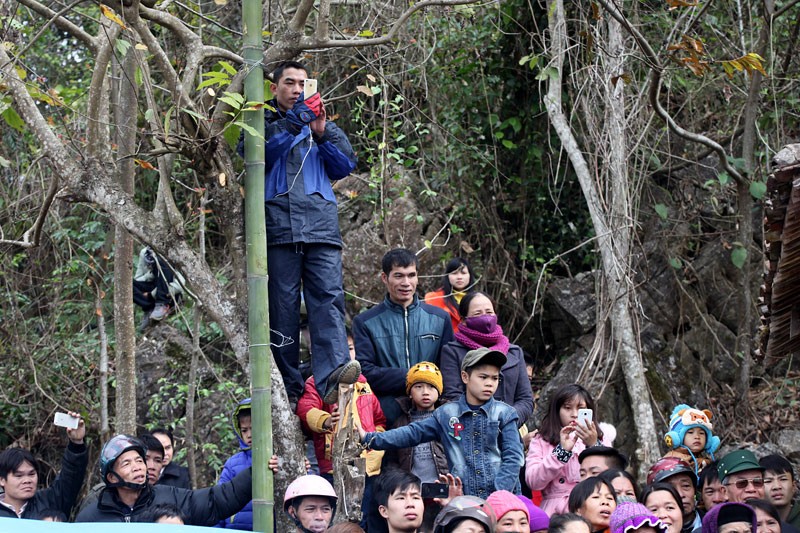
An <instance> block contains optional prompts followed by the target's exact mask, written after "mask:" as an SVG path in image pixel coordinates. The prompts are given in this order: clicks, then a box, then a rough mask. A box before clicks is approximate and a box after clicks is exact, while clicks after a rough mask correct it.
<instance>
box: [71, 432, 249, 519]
mask: <svg viewBox="0 0 800 533" xmlns="http://www.w3.org/2000/svg"><path fill="white" fill-rule="evenodd" d="M145 453H146V452H145V448H144V445H143V444H142V443H141V441H139V439H137V438H136V437H131V436H129V435H116V436H114V437H112V438H111V439H110V440H109V441H108V442H106V444H105V446H103V450H102V451H101V452H100V477H101V478H102V480H103V482H104V483H105V484H106V488H105V489H103V491H102V492H101V493H100V496H99V497H98V499H97V501H96V502H95V503H93V504H91V505H88V506H86V507H84V509H83V510H81V512H80V513H78V517H77V518H76V519H75V521H76V522H135V521H137V519H139V518H140V517H141V516H142V515H144V514H145V513H148V512H149V511H150V510H152V509H153V508H154V507H155V506H157V505H162V504H168V505H173V506H174V507H175V508H177V509H178V510H179V511H180V512H181V513H183V514H184V515H185V516H186V523H187V524H188V525H193V526H213V525H214V524H216V523H217V522H219V521H220V520H222V519H223V518H225V517H226V516H231V515H232V514H233V513H235V512H237V511H238V510H239V509H241V508H242V507H244V506H245V504H247V502H249V501H250V500H251V499H252V494H253V493H252V485H253V477H252V473H251V469H250V468H246V469H244V470H243V471H242V472H240V473H239V475H238V476H236V477H235V478H234V479H233V480H232V481H230V482H229V483H223V484H222V485H215V486H213V487H209V488H205V489H198V490H186V489H180V488H177V487H172V486H170V485H158V484H157V485H153V486H150V485H149V484H148V483H147V465H146V457H145Z"/></svg>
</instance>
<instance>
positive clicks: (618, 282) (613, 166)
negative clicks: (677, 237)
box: [545, 0, 658, 478]
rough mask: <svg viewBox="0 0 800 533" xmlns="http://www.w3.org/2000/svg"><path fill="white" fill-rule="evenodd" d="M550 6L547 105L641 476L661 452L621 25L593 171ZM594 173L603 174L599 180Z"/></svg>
mask: <svg viewBox="0 0 800 533" xmlns="http://www.w3.org/2000/svg"><path fill="white" fill-rule="evenodd" d="M548 13H549V28H550V49H549V55H550V58H551V63H550V65H551V66H552V67H554V69H555V74H554V75H553V76H551V77H550V80H549V83H548V91H547V95H546V96H545V105H546V107H547V114H548V116H549V118H550V122H551V124H552V126H553V128H554V129H555V130H556V133H557V134H558V137H559V139H560V140H561V145H562V147H563V148H564V150H566V152H567V155H568V156H569V159H570V162H571V163H572V166H573V168H574V170H575V173H576V174H577V176H578V181H579V182H580V186H581V190H582V191H583V195H584V198H585V200H586V204H587V207H588V209H589V214H590V216H591V219H592V225H593V227H594V231H595V234H596V235H597V247H598V251H599V253H600V258H601V262H602V266H603V281H604V283H605V286H606V290H607V295H608V296H607V302H606V304H605V305H600V304H598V306H597V316H598V321H605V320H607V319H609V320H610V322H611V339H610V340H611V344H612V346H613V350H614V351H615V352H616V353H617V354H618V355H619V357H620V358H621V360H622V370H623V374H624V376H625V384H626V386H627V389H628V394H629V395H630V397H631V400H632V401H631V403H632V405H633V417H634V424H635V426H636V428H637V458H638V459H639V477H640V478H643V477H644V474H645V473H646V467H647V466H649V465H650V464H652V462H654V461H655V460H656V459H657V457H658V448H657V446H655V443H656V442H657V439H656V430H655V421H654V418H653V411H652V406H651V402H650V393H649V390H648V387H647V381H646V379H645V373H644V365H643V363H642V360H641V355H640V354H639V351H638V349H637V345H638V343H637V341H636V338H637V328H636V326H635V323H634V317H633V315H632V313H631V307H632V304H633V303H634V301H635V300H634V296H635V292H634V286H633V280H632V275H633V273H632V271H631V266H630V261H631V259H630V248H631V238H632V234H633V220H634V218H633V212H632V201H631V197H630V195H631V191H632V187H631V184H630V179H629V174H628V168H627V163H626V157H627V153H628V150H629V147H628V144H627V142H626V133H625V126H626V124H627V119H626V111H625V101H624V92H623V91H624V86H623V82H622V80H621V79H618V80H616V83H615V82H614V81H613V79H614V77H615V76H619V75H620V74H621V73H622V71H623V65H622V61H623V59H624V45H623V41H622V36H621V31H620V25H619V24H618V23H617V22H616V21H614V20H609V23H608V26H607V31H608V35H607V43H606V46H601V47H599V48H600V49H606V50H608V53H607V55H606V57H605V59H606V65H607V67H606V69H605V70H606V71H605V72H601V75H600V79H601V80H602V83H603V84H604V87H605V93H604V95H603V100H604V101H603V102H602V104H603V106H602V107H603V109H604V110H605V112H606V117H605V119H604V120H602V121H595V123H597V124H598V128H600V129H602V130H603V131H602V132H601V133H602V135H600V134H598V135H595V136H594V138H595V139H598V138H602V139H606V140H607V141H608V143H609V147H610V149H609V153H608V159H609V160H608V161H607V162H603V164H607V167H608V168H607V171H602V169H595V172H592V171H591V170H590V168H589V165H588V164H587V162H586V159H585V158H584V156H583V152H582V151H581V148H580V147H579V145H578V143H577V140H576V138H575V135H574V134H573V132H572V129H571V127H570V125H569V121H568V120H567V117H566V116H565V114H564V111H563V108H562V101H561V91H562V68H563V64H564V57H565V55H566V54H567V47H566V39H567V30H566V20H565V15H564V4H563V0H553V1H552V2H551V4H550V6H549V9H548ZM609 19H610V17H609ZM589 106H593V107H594V108H597V106H598V102H590V103H588V105H587V107H589ZM592 176H600V178H598V179H597V180H595V179H593V178H592ZM603 177H605V179H603ZM609 317H610V318H609Z"/></svg>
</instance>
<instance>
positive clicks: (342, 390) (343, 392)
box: [331, 385, 367, 524]
mask: <svg viewBox="0 0 800 533" xmlns="http://www.w3.org/2000/svg"><path fill="white" fill-rule="evenodd" d="M354 408H355V404H354V403H353V385H339V413H340V414H341V418H340V420H339V424H338V425H337V428H336V436H335V437H334V439H333V450H332V452H331V456H332V458H333V488H334V490H335V491H336V494H338V495H339V505H338V506H337V508H336V516H335V517H334V523H337V524H338V523H339V522H360V521H361V517H362V515H363V507H362V500H363V498H364V486H365V484H366V481H367V477H366V473H367V460H366V459H364V458H363V457H360V455H361V447H360V443H361V439H360V438H359V434H358V429H357V428H356V426H355V421H354V418H353V409H354Z"/></svg>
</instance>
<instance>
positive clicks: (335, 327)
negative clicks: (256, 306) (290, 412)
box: [239, 61, 361, 405]
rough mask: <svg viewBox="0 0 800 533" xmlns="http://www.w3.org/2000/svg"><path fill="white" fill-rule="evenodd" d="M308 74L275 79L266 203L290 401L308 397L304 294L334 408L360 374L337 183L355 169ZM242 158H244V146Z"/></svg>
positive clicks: (280, 72)
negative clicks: (350, 331)
mask: <svg viewBox="0 0 800 533" xmlns="http://www.w3.org/2000/svg"><path fill="white" fill-rule="evenodd" d="M307 78H308V71H307V70H306V67H305V66H303V65H302V64H301V63H297V62H295V61H287V62H284V63H282V64H280V65H279V66H278V68H276V69H275V71H274V72H273V73H272V81H273V83H272V85H271V86H270V89H271V91H272V93H273V94H274V95H275V98H274V99H273V100H272V101H270V102H269V105H270V106H272V107H273V108H274V111H273V110H270V109H266V110H265V114H264V121H265V124H264V130H265V131H264V138H265V139H266V140H267V141H266V145H265V154H264V155H265V160H266V161H265V163H266V176H265V180H266V183H265V198H264V201H265V204H266V219H267V259H268V270H269V272H268V273H269V287H268V288H269V308H270V313H269V319H270V326H269V327H270V330H271V332H272V334H271V343H272V353H273V354H274V356H275V361H276V362H277V364H278V368H279V369H280V371H281V375H282V376H283V381H284V384H285V385H286V393H287V394H288V396H289V400H290V401H291V402H293V403H294V404H295V405H296V402H297V399H298V398H300V395H301V394H302V393H303V385H304V381H303V377H302V375H301V374H300V369H299V366H300V288H301V285H302V288H303V297H304V299H305V305H306V310H307V311H308V318H309V331H310V333H311V366H312V369H313V372H314V380H315V382H316V384H317V390H318V392H319V394H320V396H322V397H323V399H324V401H325V402H326V403H336V400H337V396H338V383H348V384H350V383H354V382H355V381H356V380H357V379H358V376H359V375H360V373H361V368H360V366H359V365H358V362H356V361H350V359H349V356H348V353H349V350H348V348H347V335H346V334H345V329H344V291H343V289H342V237H341V235H340V233H339V214H338V209H337V206H336V197H335V196H334V193H333V187H332V186H331V181H332V180H339V179H342V178H344V177H345V176H347V175H348V174H350V173H351V172H352V171H353V170H354V169H355V167H356V156H355V153H354V152H353V148H352V147H351V146H350V142H349V141H348V140H347V136H346V135H345V134H344V132H343V131H342V130H340V129H339V128H338V127H337V126H336V125H335V124H334V123H333V122H330V121H329V120H327V114H326V112H325V106H324V104H323V102H322V99H321V98H320V95H319V93H315V94H314V95H310V96H309V98H308V99H305V98H304V94H303V82H304V80H305V79H307ZM239 153H240V154H244V146H243V141H240V143H239Z"/></svg>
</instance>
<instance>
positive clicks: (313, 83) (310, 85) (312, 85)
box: [303, 79, 317, 100]
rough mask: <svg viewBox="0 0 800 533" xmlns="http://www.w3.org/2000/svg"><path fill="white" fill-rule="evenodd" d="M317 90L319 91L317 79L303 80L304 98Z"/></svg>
mask: <svg viewBox="0 0 800 533" xmlns="http://www.w3.org/2000/svg"><path fill="white" fill-rule="evenodd" d="M315 92H317V80H314V79H307V80H303V99H304V100H307V99H308V98H309V97H310V96H311V95H313V94H314V93H315Z"/></svg>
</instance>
